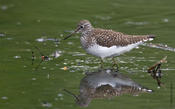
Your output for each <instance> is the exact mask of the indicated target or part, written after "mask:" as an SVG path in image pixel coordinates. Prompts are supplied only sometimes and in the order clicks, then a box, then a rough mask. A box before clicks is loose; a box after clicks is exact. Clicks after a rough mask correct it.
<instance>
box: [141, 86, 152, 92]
mask: <svg viewBox="0 0 175 109" xmlns="http://www.w3.org/2000/svg"><path fill="white" fill-rule="evenodd" d="M141 91H142V92H148V93H152V92H153V90H151V89H148V88H145V87H142V88H141Z"/></svg>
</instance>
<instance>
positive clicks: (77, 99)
mask: <svg viewBox="0 0 175 109" xmlns="http://www.w3.org/2000/svg"><path fill="white" fill-rule="evenodd" d="M63 91H65V92H67V93H68V94H70V95H72V96H73V97H74V98H75V99H76V101H79V98H78V96H76V95H75V94H74V93H72V92H70V91H68V90H66V89H63Z"/></svg>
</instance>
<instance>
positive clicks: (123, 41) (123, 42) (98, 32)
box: [87, 28, 154, 47]
mask: <svg viewBox="0 0 175 109" xmlns="http://www.w3.org/2000/svg"><path fill="white" fill-rule="evenodd" d="M88 37H89V38H88V39H87V40H88V42H90V41H92V39H94V40H95V41H96V43H97V44H99V45H101V46H104V47H111V46H127V45H129V44H134V43H137V42H140V41H144V40H145V41H146V40H149V38H150V37H151V38H153V37H154V36H153V35H125V34H123V33H121V32H115V31H113V30H104V29H99V28H95V29H93V30H92V33H91V34H89V36H88Z"/></svg>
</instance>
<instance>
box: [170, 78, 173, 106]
mask: <svg viewBox="0 0 175 109" xmlns="http://www.w3.org/2000/svg"><path fill="white" fill-rule="evenodd" d="M170 106H171V107H172V106H173V82H172V81H171V83H170Z"/></svg>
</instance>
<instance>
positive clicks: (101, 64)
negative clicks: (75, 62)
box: [100, 58, 104, 69]
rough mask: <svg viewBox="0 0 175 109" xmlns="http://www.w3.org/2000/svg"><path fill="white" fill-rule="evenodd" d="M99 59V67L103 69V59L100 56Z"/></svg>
mask: <svg viewBox="0 0 175 109" xmlns="http://www.w3.org/2000/svg"><path fill="white" fill-rule="evenodd" d="M100 61H101V63H100V64H101V66H100V67H101V69H103V68H104V63H103V59H102V58H100Z"/></svg>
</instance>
